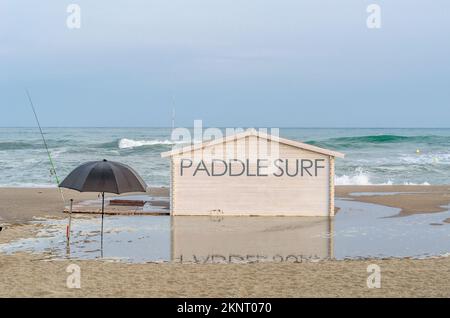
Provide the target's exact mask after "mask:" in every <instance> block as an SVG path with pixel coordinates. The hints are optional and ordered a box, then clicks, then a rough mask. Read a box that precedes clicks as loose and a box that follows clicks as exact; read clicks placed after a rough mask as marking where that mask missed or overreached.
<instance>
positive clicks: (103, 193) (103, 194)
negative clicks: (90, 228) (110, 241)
mask: <svg viewBox="0 0 450 318" xmlns="http://www.w3.org/2000/svg"><path fill="white" fill-rule="evenodd" d="M104 212H105V192H102V234H101V236H102V237H101V247H100V250H101V255H102V258H103V215H104Z"/></svg>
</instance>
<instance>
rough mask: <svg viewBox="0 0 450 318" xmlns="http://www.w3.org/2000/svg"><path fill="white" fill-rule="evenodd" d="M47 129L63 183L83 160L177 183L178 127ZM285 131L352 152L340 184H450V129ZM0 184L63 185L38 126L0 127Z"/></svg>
mask: <svg viewBox="0 0 450 318" xmlns="http://www.w3.org/2000/svg"><path fill="white" fill-rule="evenodd" d="M43 132H44V136H45V139H46V142H47V145H48V148H49V151H50V155H51V158H52V160H53V162H54V164H55V170H56V174H57V176H58V177H59V179H60V180H61V179H63V178H64V177H65V176H66V175H67V174H68V173H69V172H70V171H71V170H72V169H74V168H75V167H77V166H78V165H79V164H81V163H83V162H86V161H91V160H102V159H108V160H113V161H119V162H122V163H125V164H128V165H130V166H131V167H133V168H134V169H135V170H136V171H137V172H138V173H139V174H140V175H141V176H142V177H143V179H144V180H145V181H146V182H147V183H148V184H149V185H150V186H168V185H169V160H168V159H167V158H161V156H160V154H161V152H164V151H168V150H170V149H172V147H173V146H174V145H175V144H176V143H175V142H173V141H172V140H171V133H172V129H171V128H73V127H71V128H60V127H58V128H56V127H43ZM269 132H270V129H269ZM279 134H280V136H281V137H284V138H288V139H292V140H297V141H301V142H305V143H308V144H311V145H315V146H319V147H324V148H327V149H332V150H336V151H340V152H343V153H345V155H346V156H345V158H344V159H337V160H336V179H335V180H336V184H338V185H391V184H395V185H397V184H399V185H413V184H419V185H434V184H449V183H450V129H423V128H408V129H406V128H401V129H400V128H373V129H372V128H364V129H362V128H281V129H280V130H279ZM0 186H2V187H53V186H56V181H55V176H54V174H52V170H51V166H50V161H49V158H48V155H47V152H46V150H45V147H44V144H43V141H42V137H41V134H40V132H39V129H38V128H37V127H27V128H0Z"/></svg>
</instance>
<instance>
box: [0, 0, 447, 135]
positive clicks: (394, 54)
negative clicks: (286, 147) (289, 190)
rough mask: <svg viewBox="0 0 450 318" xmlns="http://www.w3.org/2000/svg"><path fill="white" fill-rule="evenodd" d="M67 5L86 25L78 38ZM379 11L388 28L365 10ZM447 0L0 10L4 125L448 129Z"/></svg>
mask: <svg viewBox="0 0 450 318" xmlns="http://www.w3.org/2000/svg"><path fill="white" fill-rule="evenodd" d="M70 3H77V4H79V5H80V7H81V28H80V29H69V28H68V27H67V26H66V19H67V17H68V15H69V13H67V12H66V9H67V6H68V5H69V4H70ZM371 3H375V4H379V5H380V7H381V19H382V20H381V23H382V25H381V29H368V28H367V26H366V19H367V16H368V13H367V12H366V8H367V6H368V5H369V4H371ZM449 12H450V1H448V0H433V1H429V0H421V1H419V0H395V1H392V0H391V1H377V0H366V1H364V0H342V1H337V0H335V1H332V0H329V1H325V0H311V1H302V0H292V1H286V0H271V1H263V0H246V1H238V0H176V1H174V0H160V1H148V0H147V1H136V0H128V1H106V0H96V1H87V0H86V1H74V0H72V1H51V0H40V1H33V0H30V1H23V0H2V1H1V2H0V109H1V116H0V126H33V125H34V121H33V120H34V119H33V116H32V113H31V111H30V109H29V105H28V101H27V99H26V95H25V93H24V87H27V88H28V89H29V91H30V93H31V95H32V97H33V99H34V103H35V104H36V107H37V109H38V112H39V115H40V117H41V122H42V124H43V125H44V126H170V121H171V119H170V117H171V112H172V106H173V104H175V109H176V122H177V125H182V126H186V125H187V126H190V125H192V123H193V120H194V119H203V121H204V125H207V126H222V127H235V126H269V127H450V121H449V118H450V40H449V39H450V38H449V36H450V19H449V17H448V14H449Z"/></svg>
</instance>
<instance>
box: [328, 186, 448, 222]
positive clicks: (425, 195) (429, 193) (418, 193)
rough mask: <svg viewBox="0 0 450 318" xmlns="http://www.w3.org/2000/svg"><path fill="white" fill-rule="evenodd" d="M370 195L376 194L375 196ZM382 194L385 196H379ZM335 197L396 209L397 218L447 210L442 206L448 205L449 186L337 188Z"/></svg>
mask: <svg viewBox="0 0 450 318" xmlns="http://www.w3.org/2000/svg"><path fill="white" fill-rule="evenodd" d="M358 193H359V194H358ZM361 193H362V194H363V195H361ZM372 193H374V194H375V193H376V195H373V194H372ZM383 193H385V194H386V195H379V194H383ZM392 193H395V194H392ZM352 194H353V195H352ZM355 194H356V195H355ZM336 196H337V197H341V198H350V199H353V200H356V201H360V202H366V203H374V204H379V205H385V206H389V207H393V208H398V209H400V210H401V211H400V213H399V216H404V215H411V214H418V213H435V212H443V211H446V210H448V208H446V207H443V206H448V205H449V204H450V186H448V185H442V186H422V185H417V186H416V185H411V186H410V185H386V186H385V185H382V186H337V187H336Z"/></svg>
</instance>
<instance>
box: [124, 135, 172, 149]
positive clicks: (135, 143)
mask: <svg viewBox="0 0 450 318" xmlns="http://www.w3.org/2000/svg"><path fill="white" fill-rule="evenodd" d="M174 144H175V143H174V142H173V141H170V140H134V139H127V138H122V139H120V140H119V148H120V149H129V148H136V147H142V146H154V145H168V146H170V145H174Z"/></svg>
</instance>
